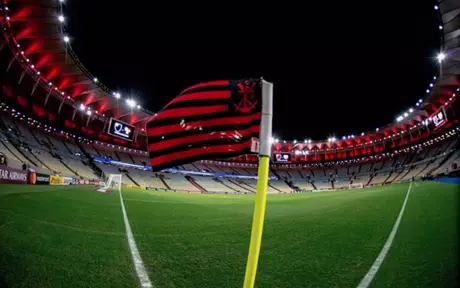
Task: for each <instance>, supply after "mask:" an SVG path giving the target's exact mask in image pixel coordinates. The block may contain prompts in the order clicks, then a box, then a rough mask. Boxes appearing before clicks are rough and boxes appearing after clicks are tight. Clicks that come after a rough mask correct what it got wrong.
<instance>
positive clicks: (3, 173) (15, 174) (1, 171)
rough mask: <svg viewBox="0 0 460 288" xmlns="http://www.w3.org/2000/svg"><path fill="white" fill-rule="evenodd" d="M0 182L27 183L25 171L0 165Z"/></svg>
mask: <svg viewBox="0 0 460 288" xmlns="http://www.w3.org/2000/svg"><path fill="white" fill-rule="evenodd" d="M0 183H1V184H27V171H24V170H18V169H14V168H10V167H6V166H1V167H0Z"/></svg>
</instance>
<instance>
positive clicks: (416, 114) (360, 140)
mask: <svg viewBox="0 0 460 288" xmlns="http://www.w3.org/2000/svg"><path fill="white" fill-rule="evenodd" d="M0 8H1V11H0V12H1V15H0V16H1V19H0V20H1V24H2V28H3V29H2V36H1V39H0V85H1V90H0V115H1V118H2V120H3V121H2V122H1V123H0V152H2V154H3V157H4V159H6V164H7V166H8V167H11V168H12V169H18V170H21V169H22V168H23V165H24V164H26V165H27V166H28V167H29V168H30V169H32V170H34V171H35V172H36V173H38V175H39V177H40V179H42V178H46V175H48V176H53V175H61V176H59V177H63V178H62V180H63V182H64V180H65V179H67V180H65V181H66V183H67V184H69V181H70V183H76V182H75V179H76V180H78V181H77V182H82V183H88V181H90V180H92V181H94V180H95V179H101V178H103V177H104V175H108V174H117V173H122V174H123V175H125V176H126V177H123V182H124V184H125V185H130V186H140V187H143V188H146V189H157V190H175V191H187V192H197V193H247V194H251V193H255V183H256V166H257V164H256V163H257V156H255V154H254V155H244V156H240V157H237V158H234V159H223V160H221V161H201V162H198V163H193V164H188V165H181V166H179V167H174V168H172V169H170V170H168V171H164V172H161V173H152V172H151V171H150V169H149V166H148V162H149V161H148V156H147V152H146V133H145V124H146V122H147V121H148V120H149V119H150V118H151V117H152V116H153V115H154V112H152V111H148V110H146V109H143V108H142V107H140V106H139V105H138V104H137V103H136V102H135V100H133V99H130V98H127V97H125V96H124V95H123V92H122V91H116V90H112V89H110V88H109V87H106V86H105V85H104V84H103V83H101V81H99V79H98V78H96V77H95V76H94V75H92V74H91V73H90V72H89V71H88V70H87V69H86V68H85V67H84V65H83V64H82V63H81V61H80V60H79V59H78V57H77V55H76V54H75V52H74V51H73V50H72V47H71V38H69V37H70V35H67V34H66V30H65V25H63V23H62V21H61V18H60V16H61V15H63V12H65V11H64V8H65V7H64V6H63V3H62V2H61V1H55V0H38V1H28V0H18V1H12V2H11V3H10V2H8V1H4V2H3V3H2V4H0ZM435 10H436V11H435V12H436V13H438V17H439V23H440V24H439V29H440V30H442V39H441V42H442V43H443V45H442V49H441V50H442V51H441V52H442V55H443V57H440V58H439V60H440V61H441V62H442V63H441V69H440V73H439V75H435V76H434V77H433V81H432V82H431V83H427V91H426V94H425V95H423V97H422V98H421V99H419V100H417V101H416V103H414V105H413V107H407V110H406V111H403V112H402V113H401V115H400V116H399V117H398V118H397V119H395V121H394V122H393V123H388V124H387V125H385V126H382V127H379V128H378V129H376V130H375V131H367V132H364V133H361V134H359V135H346V136H342V137H337V138H335V137H331V138H329V139H326V140H312V139H306V140H303V139H302V140H299V141H295V140H291V141H287V140H279V139H273V158H272V160H273V161H272V167H271V172H270V181H269V192H271V193H290V192H295V191H316V190H324V189H346V188H349V187H356V186H359V187H362V186H372V185H384V184H389V183H395V182H401V181H408V180H410V179H414V178H422V177H436V176H439V175H445V174H455V173H458V162H459V161H460V153H459V145H460V142H459V134H460V128H459V127H460V126H459V122H458V111H460V109H459V104H458V100H457V96H458V95H457V94H460V83H459V76H460V64H459V63H458V61H459V60H460V52H459V47H460V16H459V13H460V5H459V4H458V1H443V2H440V3H439V4H438V6H436V7H435ZM18 173H19V172H18ZM51 178H52V177H51ZM53 179H54V178H53ZM69 179H71V180H69ZM72 181H73V182H72Z"/></svg>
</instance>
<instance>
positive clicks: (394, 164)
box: [0, 113, 460, 194]
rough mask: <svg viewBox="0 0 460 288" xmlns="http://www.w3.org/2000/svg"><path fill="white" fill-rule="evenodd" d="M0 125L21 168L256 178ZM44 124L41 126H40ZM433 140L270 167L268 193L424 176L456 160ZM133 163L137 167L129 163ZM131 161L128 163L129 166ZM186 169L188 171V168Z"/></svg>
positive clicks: (146, 181)
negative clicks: (353, 158)
mask: <svg viewBox="0 0 460 288" xmlns="http://www.w3.org/2000/svg"><path fill="white" fill-rule="evenodd" d="M1 116H2V119H3V123H1V124H0V151H1V152H2V153H3V154H4V155H5V156H6V158H7V160H8V165H9V166H11V167H14V168H18V169H22V165H23V164H24V163H26V164H27V166H28V167H29V168H30V169H33V170H35V171H37V172H40V173H44V174H50V175H51V174H60V175H64V176H70V177H79V178H81V179H96V178H101V177H106V176H107V175H108V174H120V173H122V174H123V175H125V177H123V178H122V179H123V180H122V181H123V184H126V185H131V186H139V187H149V188H154V189H166V190H170V189H172V190H176V191H190V192H202V193H246V194H253V193H255V191H256V180H255V179H241V178H233V177H232V178H226V177H221V175H222V174H228V175H242V176H256V175H257V169H256V168H254V167H252V166H251V167H250V166H248V165H246V166H241V165H240V166H238V165H233V164H232V165H229V164H228V163H223V164H220V165H218V164H216V163H214V162H209V161H204V162H196V163H190V164H184V165H180V166H178V167H175V168H177V169H180V170H185V171H184V173H185V174H173V173H167V172H162V173H153V172H151V171H149V170H145V169H144V168H143V165H146V164H148V162H149V161H148V158H147V155H146V153H144V152H141V153H140V152H139V151H136V152H134V151H132V152H130V151H129V149H126V148H123V149H122V148H119V147H118V148H115V146H114V145H110V144H104V143H101V142H98V143H93V144H87V143H78V142H77V141H75V139H74V138H68V137H67V136H65V133H64V132H61V131H51V129H50V128H48V131H46V128H45V130H43V129H37V127H35V128H34V129H32V127H30V126H29V125H28V124H27V123H26V121H25V120H24V119H25V118H24V117H22V118H21V117H11V116H10V115H9V114H4V113H3V114H2V115H1ZM42 128H43V127H42ZM434 144H435V145H429V146H426V147H419V148H417V149H412V150H411V151H408V152H406V153H399V154H396V155H395V156H393V157H381V158H379V159H377V158H376V159H373V160H372V159H371V160H368V161H363V162H357V163H341V164H339V165H335V166H334V165H332V164H328V165H321V164H316V165H313V166H311V167H296V168H284V167H278V168H277V167H273V168H272V169H271V170H270V176H272V177H274V178H276V179H272V180H270V181H269V183H268V192H269V193H290V192H293V191H313V190H328V189H345V188H348V187H349V186H350V184H357V183H358V184H362V185H363V186H366V185H381V184H388V183H393V182H401V181H408V180H410V179H413V178H415V179H418V178H421V177H424V176H427V175H432V176H436V175H440V174H443V173H446V172H449V171H450V170H451V169H452V167H453V164H454V163H457V165H458V163H459V161H460V152H459V138H458V137H451V138H447V139H446V140H444V141H439V143H434ZM93 156H97V157H106V158H107V159H112V160H116V161H119V162H123V163H126V164H125V165H122V166H120V165H113V164H112V165H109V164H105V163H99V162H94V161H93ZM133 164H136V165H141V166H136V167H134V166H132V165H133ZM129 165H131V166H129ZM187 171H189V173H187ZM196 172H206V173H218V174H219V175H220V177H215V176H214V177H213V176H200V175H195V174H194V173H196Z"/></svg>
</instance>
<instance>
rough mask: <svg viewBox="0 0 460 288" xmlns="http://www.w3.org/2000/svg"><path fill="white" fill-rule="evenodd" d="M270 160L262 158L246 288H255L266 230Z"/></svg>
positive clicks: (245, 279)
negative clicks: (263, 234) (264, 229)
mask: <svg viewBox="0 0 460 288" xmlns="http://www.w3.org/2000/svg"><path fill="white" fill-rule="evenodd" d="M269 166H270V158H269V157H268V156H260V160H259V171H258V180H257V192H256V203H255V208H254V216H253V219H252V230H251V242H250V244H249V255H248V262H247V264H246V274H245V277H244V286H243V287H244V288H252V287H254V283H255V280H256V273H257V263H258V262H259V253H260V245H261V243H262V232H263V228H264V218H265V207H266V204H267V203H266V202H267V186H268V170H269Z"/></svg>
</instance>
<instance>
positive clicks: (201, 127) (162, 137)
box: [147, 79, 262, 171]
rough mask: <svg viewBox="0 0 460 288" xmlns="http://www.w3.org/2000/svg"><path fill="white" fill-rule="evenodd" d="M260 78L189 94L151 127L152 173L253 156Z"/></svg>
mask: <svg viewBox="0 0 460 288" xmlns="http://www.w3.org/2000/svg"><path fill="white" fill-rule="evenodd" d="M261 110H262V89H261V81H260V80H259V79H249V80H239V81H229V80H222V81H212V82H206V83H200V84H197V85H194V86H191V87H189V88H187V89H185V90H184V91H183V92H182V93H181V94H180V95H179V96H177V97H176V98H174V99H173V100H172V101H171V102H169V103H168V105H166V106H165V107H164V108H163V109H162V110H161V111H160V112H158V113H157V114H155V116H153V117H152V118H151V119H150V120H149V122H148V123H147V136H148V150H149V153H150V164H151V166H152V169H153V170H154V171H158V170H161V169H165V168H170V167H174V166H177V165H181V164H186V163H191V162H194V161H197V160H203V159H216V158H229V157H234V156H238V155H241V154H245V153H250V147H251V138H252V137H258V136H259V130H260V119H261Z"/></svg>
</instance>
